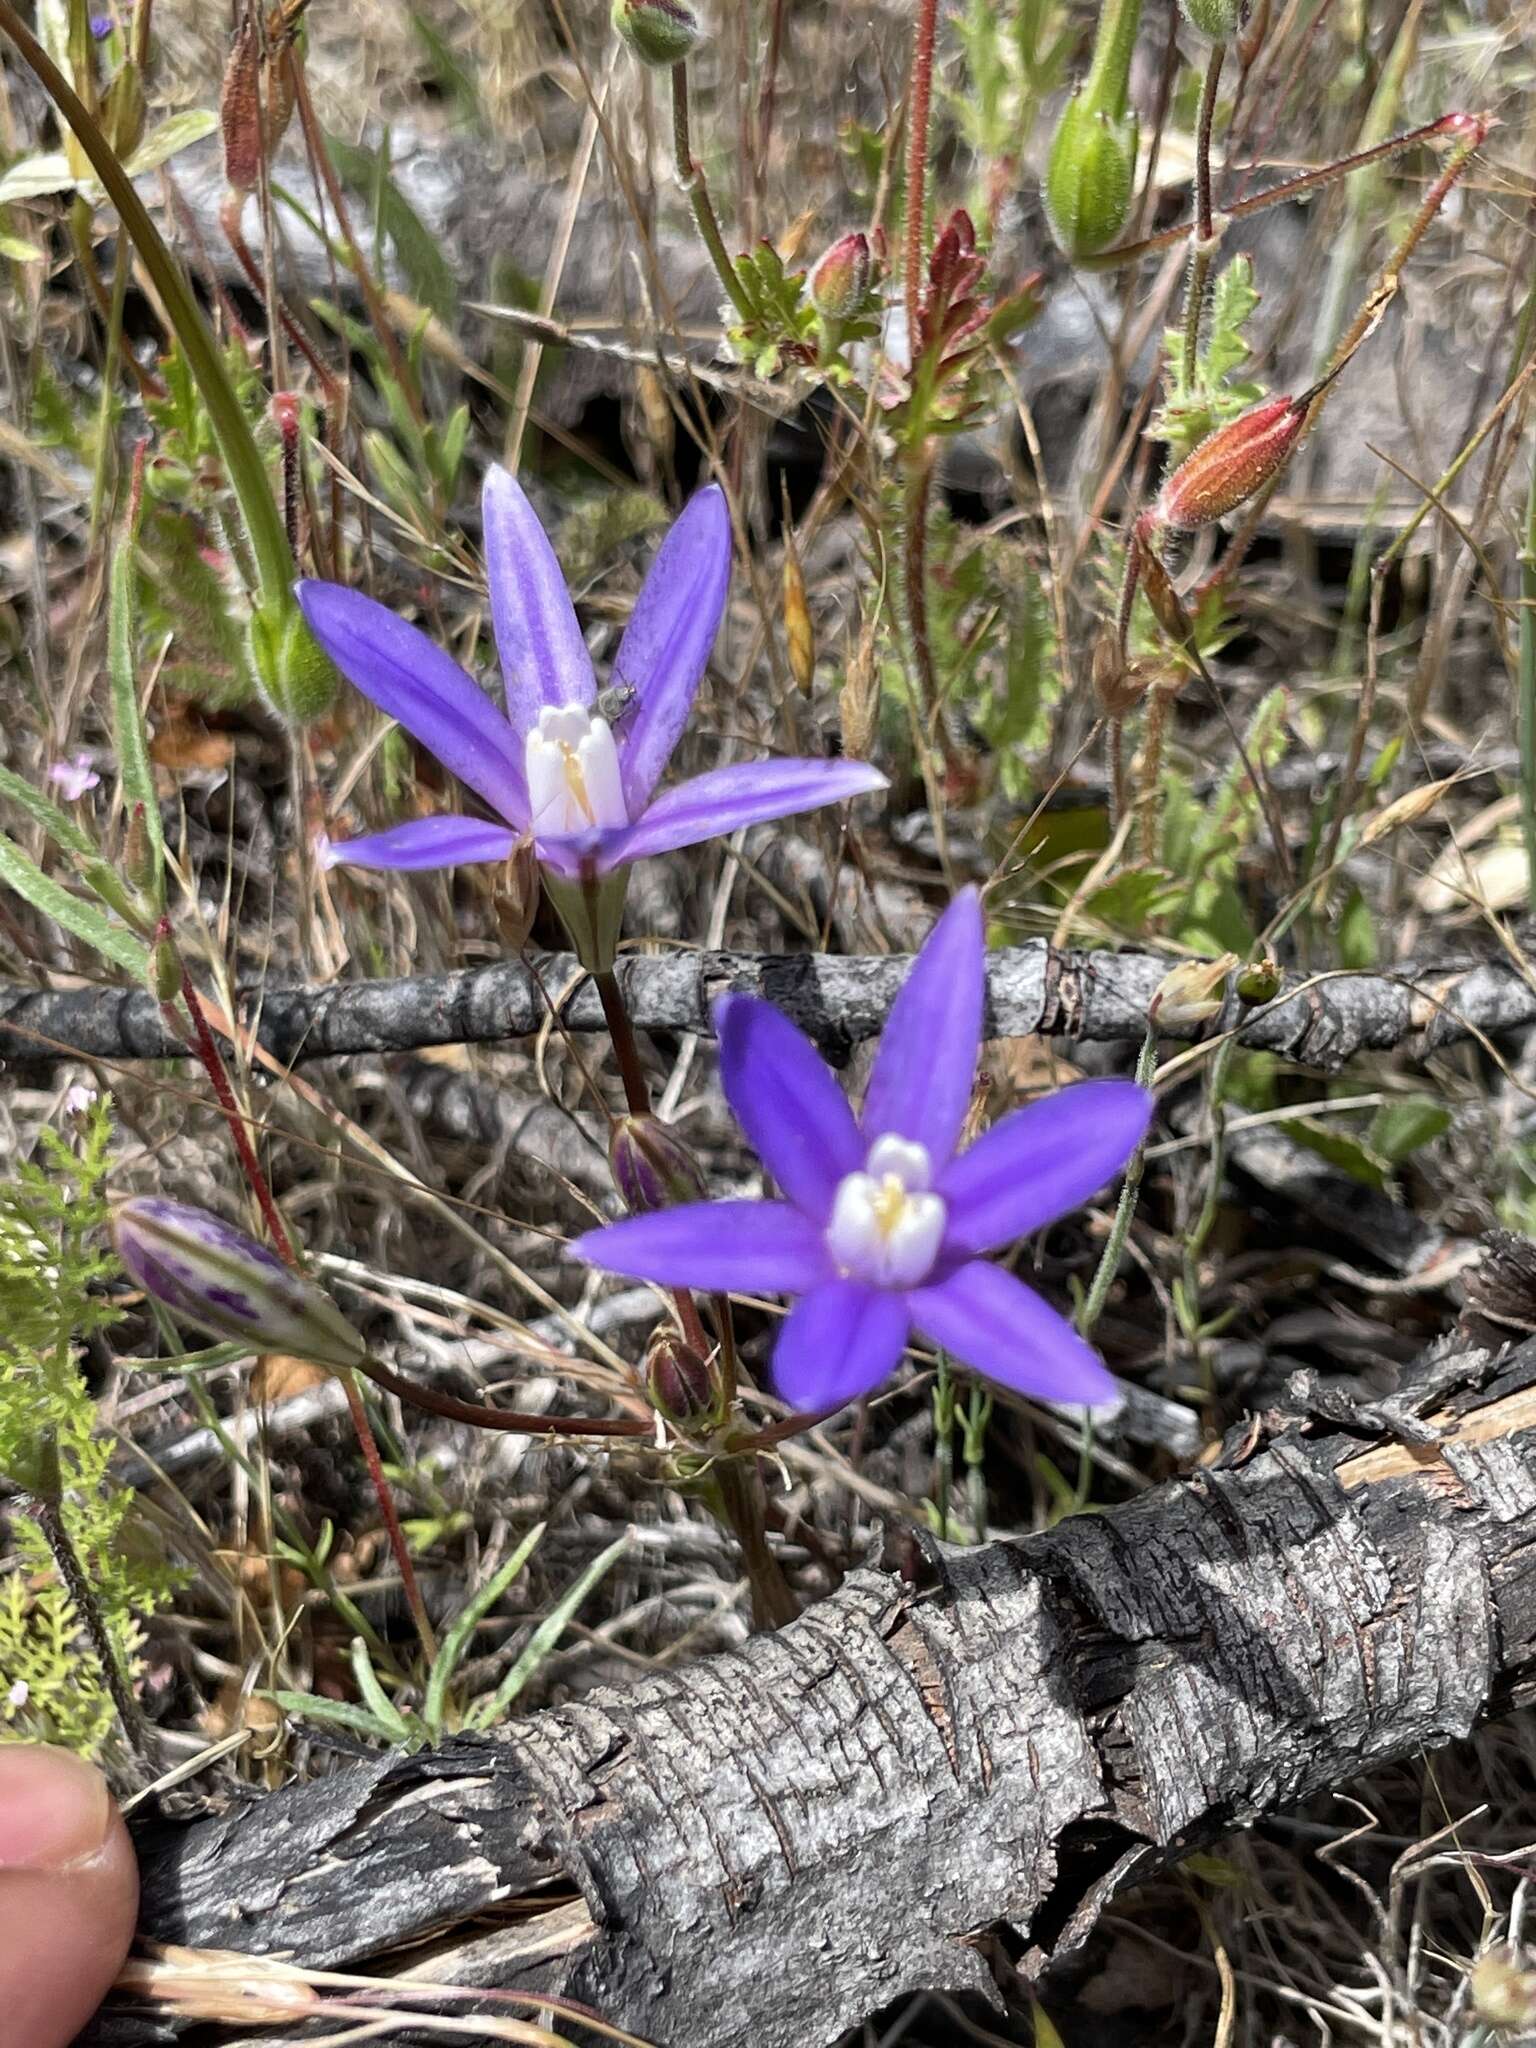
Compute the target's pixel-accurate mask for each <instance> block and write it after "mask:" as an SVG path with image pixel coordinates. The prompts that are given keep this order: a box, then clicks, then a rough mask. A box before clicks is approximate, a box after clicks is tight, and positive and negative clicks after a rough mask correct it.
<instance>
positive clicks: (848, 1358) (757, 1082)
mask: <svg viewBox="0 0 1536 2048" xmlns="http://www.w3.org/2000/svg"><path fill="white" fill-rule="evenodd" d="M985 971H986V951H985V945H984V941H983V933H982V918H981V905H980V901H979V899H978V897H977V895H976V893H975V891H974V890H967V891H965V893H964V894H963V895H961V896H958V897H957V898H956V899H955V901H954V902H953V903H952V904H951V905H950V907H949V909H948V910H947V911H946V912H945V913H944V915H943V917H942V918H940V920H939V922H938V924H937V925H936V926H935V927H934V929H933V931H932V933H931V934H930V935H929V938H928V942H927V944H926V945H925V946H924V947H923V950H922V952H921V953H920V954H919V955H918V958H917V960H916V961H915V962H914V964H913V966H912V969H911V972H910V973H909V974H908V976H907V979H906V982H905V983H904V984H903V986H902V989H901V992H900V994H899V995H898V996H897V998H896V1001H895V1003H894V1004H893V1005H892V1008H891V1013H890V1016H889V1018H888V1020H887V1022H886V1027H885V1034H884V1037H883V1038H882V1040H881V1043H880V1049H879V1052H878V1053H877V1055H876V1058H875V1063H874V1068H873V1071H872V1072H871V1075H870V1080H869V1087H868V1089H867V1090H866V1092H865V1096H864V1105H863V1113H862V1115H861V1116H860V1117H858V1118H857V1119H856V1118H855V1116H854V1114H853V1111H852V1110H851V1109H850V1108H849V1106H848V1102H847V1100H846V1098H845V1097H844V1095H843V1092H842V1090H841V1089H840V1088H839V1086H838V1084H837V1082H836V1080H835V1079H834V1078H833V1076H832V1073H831V1071H830V1070H829V1069H828V1067H827V1066H826V1064H825V1062H824V1061H823V1060H822V1058H821V1056H820V1054H819V1053H818V1052H817V1051H816V1049H815V1047H814V1046H812V1045H811V1044H810V1042H809V1041H808V1040H807V1039H806V1038H805V1037H804V1036H802V1034H801V1033H800V1032H799V1031H798V1030H796V1028H795V1027H794V1025H792V1024H791V1023H790V1022H789V1020H788V1019H787V1018H786V1017H784V1016H783V1015H782V1014H781V1013H780V1012H779V1011H778V1010H776V1009H774V1008H773V1006H772V1004H770V1003H765V1002H761V1001H759V1000H758V999H757V998H755V997H751V996H727V997H725V998H723V999H722V1001H721V1002H720V1003H719V1004H718V1005H717V1007H716V1012H715V1015H716V1022H717V1028H718V1031H719V1035H720V1072H721V1080H722V1082H723V1084H724V1087H725V1092H726V1096H727V1098H728V1100H729V1102H730V1105H731V1108H732V1110H733V1111H734V1112H735V1115H736V1118H737V1121H738V1122H739V1123H740V1124H741V1126H742V1128H743V1130H744V1131H745V1132H746V1134H747V1136H748V1137H749V1138H750V1139H751V1141H752V1143H753V1144H754V1145H755V1146H756V1148H757V1150H758V1153H759V1154H760V1155H761V1157H762V1160H763V1163H764V1165H765V1166H766V1167H767V1168H768V1170H769V1171H770V1173H772V1175H773V1176H774V1178H775V1179H776V1180H777V1182H778V1184H779V1187H780V1189H781V1190H782V1193H783V1196H784V1199H783V1200H782V1201H761V1202H754V1201H722V1202H697V1203H691V1204H689V1205H688V1206H687V1207H685V1208H678V1209H663V1210H658V1211H657V1212H656V1213H655V1214H653V1215H648V1216H635V1217H631V1218H629V1219H628V1220H627V1221H624V1222H620V1223H614V1224H610V1225H609V1226H608V1227H607V1228H605V1229H602V1230H595V1231H591V1232H589V1233H588V1234H587V1235H586V1236H585V1237H581V1238H578V1239H577V1240H576V1242H575V1244H574V1245H573V1246H572V1250H573V1252H574V1253H575V1255H576V1256H577V1257H578V1258H582V1259H585V1260H587V1261H589V1262H590V1263H591V1264H593V1265H597V1266H604V1267H607V1268H608V1269H609V1270H610V1271H612V1272H616V1273H624V1274H628V1275H629V1276H630V1277H631V1278H633V1279H637V1280H649V1281H652V1282H654V1283H655V1284H657V1285H658V1286H663V1287H699V1288H705V1289H708V1290H710V1291H711V1292H714V1291H722V1292H743V1293H764V1294H792V1295H798V1296H799V1297H800V1299H799V1300H798V1302H797V1303H796V1305H795V1307H794V1309H793V1310H792V1311H791V1312H790V1314H789V1315H788V1316H787V1317H786V1318H785V1321H784V1324H783V1326H782V1328H781V1330H780V1332H779V1337H778V1341H777V1344H776V1346H775V1349H774V1354H773V1380H774V1385H775V1387H776V1388H777V1390H778V1392H779V1393H780V1394H781V1395H782V1396H783V1398H784V1399H785V1400H786V1401H789V1402H792V1403H793V1404H794V1405H795V1406H796V1407H798V1408H831V1407H836V1406H838V1405H840V1404H841V1403H842V1402H844V1401H850V1400H853V1399H854V1398H855V1397H856V1396H858V1395H860V1394H866V1393H868V1392H869V1391H870V1390H871V1388H873V1387H875V1386H878V1385H879V1383H880V1382H881V1381H882V1380H883V1379H885V1378H886V1376H887V1375H888V1374H889V1373H890V1372H892V1371H893V1370H894V1368H895V1366H896V1364H897V1361H898V1360H899V1359H900V1357H901V1354H902V1351H903V1349H904V1348H905V1346H906V1343H907V1339H908V1336H909V1335H910V1333H911V1331H912V1330H913V1329H914V1328H915V1329H916V1330H918V1331H919V1332H920V1333H921V1334H922V1335H923V1336H924V1337H926V1338H927V1339H928V1341H929V1342H930V1343H932V1344H935V1345H937V1346H939V1347H940V1349H942V1350H944V1351H948V1352H950V1353H952V1354H953V1355H954V1357H956V1358H957V1359H959V1360H961V1361H962V1362H963V1363H964V1364H966V1365H968V1366H971V1367H973V1368H974V1369H975V1370H976V1371H978V1372H982V1373H985V1374H986V1375H987V1376H988V1377H989V1378H991V1379H994V1380H997V1381H999V1382H1000V1383H1001V1384H1002V1385H1004V1386H1007V1387H1012V1388H1014V1389H1015V1390H1016V1391H1018V1392H1020V1393H1025V1394H1035V1395H1039V1396H1041V1397H1042V1398H1044V1399H1046V1400H1052V1401H1066V1402H1080V1403H1096V1402H1102V1401H1105V1400H1107V1399H1109V1398H1111V1396H1112V1392H1113V1382H1112V1381H1111V1379H1110V1377H1109V1374H1108V1373H1107V1372H1106V1371H1105V1369H1104V1366H1103V1364H1102V1363H1101V1362H1100V1360H1099V1358H1098V1356H1097V1355H1096V1354H1095V1352H1094V1351H1093V1350H1092V1349H1091V1348H1090V1347H1089V1346H1088V1345H1087V1344H1086V1343H1084V1341H1083V1339H1082V1338H1081V1337H1079V1336H1078V1334H1077V1332H1076V1331H1075V1330H1074V1329H1073V1328H1072V1326H1071V1324H1070V1323H1068V1322H1067V1321H1065V1319H1064V1318H1063V1317H1062V1316H1060V1315H1059V1314H1058V1313H1057V1312H1056V1310H1055V1309H1053V1308H1051V1307H1049V1306H1048V1305H1047V1304H1046V1303H1045V1302H1044V1301H1042V1300H1041V1298H1040V1296H1039V1295H1038V1294H1036V1293H1034V1292H1033V1290H1032V1289H1030V1288H1029V1287H1026V1286H1025V1284H1024V1283H1023V1281H1021V1280H1018V1279H1016V1278H1015V1277H1014V1275H1013V1274H1012V1273H1009V1272H1007V1271H1005V1270H1004V1269H1003V1268H1002V1267H1001V1266H996V1265H992V1264H991V1263H989V1262H988V1260H987V1259H986V1258H985V1257H984V1256H983V1254H985V1253H987V1252H990V1251H995V1250H996V1249H997V1248H998V1247H999V1246H1001V1245H1006V1244H1010V1243H1012V1242H1013V1240H1014V1239H1016V1238H1020V1237H1024V1236H1027V1235H1028V1234H1029V1233H1030V1232H1031V1231H1035V1230H1038V1229H1040V1228H1041V1227H1042V1225H1044V1224H1047V1223H1050V1222H1053V1221H1054V1220H1055V1219H1056V1218H1057V1217H1059V1216H1064V1215H1066V1214H1067V1213H1068V1211H1070V1210H1072V1209H1075V1208H1076V1207H1077V1206H1078V1204H1079V1203H1081V1202H1083V1201H1085V1200H1086V1199H1087V1198H1088V1196H1090V1195H1091V1194H1094V1193H1095V1192H1096V1191H1097V1190H1098V1189H1099V1188H1101V1187H1103V1185H1104V1184H1105V1182H1106V1181H1108V1180H1109V1179H1110V1178H1111V1177H1112V1176H1113V1175H1114V1174H1116V1173H1118V1172H1119V1171H1120V1169H1121V1167H1123V1166H1124V1164H1125V1162H1126V1161H1127V1159H1129V1157H1130V1156H1131V1154H1132V1152H1134V1151H1135V1149H1136V1146H1137V1145H1138V1144H1139V1143H1140V1141H1141V1138H1142V1136H1143V1134H1144V1133H1145V1131H1146V1127H1147V1121H1148V1118H1149V1116H1150V1114H1151V1108H1152V1098H1151V1097H1150V1096H1149V1095H1148V1094H1147V1092H1146V1090H1145V1089H1142V1088H1139V1087H1137V1086H1136V1085H1135V1084H1134V1083H1133V1082H1130V1081H1087V1082H1083V1083H1082V1084H1080V1085H1079V1086H1077V1087H1073V1088H1066V1089H1062V1090H1061V1091H1060V1092H1059V1093H1057V1094H1055V1095H1050V1096H1046V1097H1045V1098H1044V1099H1043V1100H1041V1101H1039V1102H1035V1103H1031V1104H1030V1105H1029V1106H1028V1107H1026V1108H1024V1109H1020V1110H1016V1111H1014V1112H1013V1114H1012V1115H1010V1116H1007V1117H1005V1118H1004V1119H1003V1120H1002V1122H1000V1123H998V1124H996V1125H995V1126H994V1127H993V1128H992V1129H991V1130H990V1131H988V1132H987V1133H986V1134H985V1135H984V1136H983V1137H981V1138H979V1139H978V1140H977V1141H976V1143H975V1144H973V1145H972V1146H970V1148H969V1149H968V1150H966V1151H964V1152H959V1151H957V1149H956V1147H957V1145H958V1143H959V1138H960V1133H961V1128H962V1126H963V1124H964V1122H965V1118H966V1113H967V1111H968V1109H969V1107H970V1101H971V1089H972V1085H973V1083H974V1081H975V1076H976V1058H977V1053H978V1051H979V1049H980V1044H981V1030H982V1008H983V1003H984V998H985Z"/></svg>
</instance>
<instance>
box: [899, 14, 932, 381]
mask: <svg viewBox="0 0 1536 2048" xmlns="http://www.w3.org/2000/svg"><path fill="white" fill-rule="evenodd" d="M938 29H939V8H938V0H918V8H917V27H916V30H915V31H914V33H913V37H912V72H911V82H910V83H909V85H908V87H907V189H906V208H907V213H906V243H905V256H904V260H903V263H902V286H903V289H904V291H905V293H906V309H907V354H908V359H909V360H910V361H912V362H914V363H915V362H916V360H917V330H918V323H919V315H920V312H921V306H920V294H921V285H922V275H923V229H924V226H925V225H926V216H927V211H928V204H927V201H928V121H929V113H930V109H931V107H932V105H933V46H934V43H935V42H936V40H937V38H938Z"/></svg>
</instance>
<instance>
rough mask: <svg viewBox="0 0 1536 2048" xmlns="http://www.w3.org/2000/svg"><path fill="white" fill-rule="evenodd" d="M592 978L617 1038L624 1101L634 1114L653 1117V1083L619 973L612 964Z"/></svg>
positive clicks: (615, 1052)
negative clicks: (637, 1037)
mask: <svg viewBox="0 0 1536 2048" xmlns="http://www.w3.org/2000/svg"><path fill="white" fill-rule="evenodd" d="M592 979H593V981H594V982H595V983H596V984H597V999H598V1001H599V1002H600V1003H601V1004H602V1006H603V1022H604V1023H605V1024H606V1025H607V1026H608V1036H609V1038H610V1039H611V1040H612V1041H613V1056H614V1058H615V1059H616V1060H617V1061H618V1063H619V1078H620V1079H621V1080H622V1081H623V1083H624V1100H625V1102H626V1103H627V1104H628V1106H629V1113H630V1115H631V1116H649V1115H650V1113H651V1091H650V1086H649V1084H648V1083H647V1081H646V1078H645V1068H644V1067H643V1066H642V1064H641V1061H640V1048H639V1046H638V1045H637V1044H636V1043H635V1027H634V1025H633V1024H632V1023H631V1022H630V1019H629V1010H628V1008H627V1007H626V1005H625V1002H624V991H623V990H622V989H621V988H620V987H619V979H618V976H617V975H616V974H615V973H614V971H613V969H612V968H611V967H610V968H606V969H604V971H603V972H602V973H600V974H594V975H593V977H592Z"/></svg>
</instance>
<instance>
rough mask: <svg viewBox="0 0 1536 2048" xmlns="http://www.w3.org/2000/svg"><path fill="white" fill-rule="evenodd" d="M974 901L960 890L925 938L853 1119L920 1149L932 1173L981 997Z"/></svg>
mask: <svg viewBox="0 0 1536 2048" xmlns="http://www.w3.org/2000/svg"><path fill="white" fill-rule="evenodd" d="M986 960H987V956H986V946H985V942H984V935H983V932H982V923H981V899H980V898H979V897H978V896H977V894H976V891H975V890H974V889H965V890H962V891H961V893H960V894H959V895H958V896H957V897H956V898H955V900H954V902H953V903H951V904H950V906H949V908H948V910H946V911H945V913H944V915H943V916H942V917H941V918H940V919H939V921H938V923H937V924H936V925H935V926H934V928H933V930H932V931H931V932H930V933H929V934H928V938H927V942H926V943H925V945H924V946H923V949H922V951H921V952H920V953H919V954H918V956H917V958H916V959H915V960H914V961H913V963H912V967H911V971H910V972H909V974H908V975H907V978H906V980H905V981H904V982H903V983H902V985H901V990H900V993H899V994H898V995H897V997H896V1000H895V1002H894V1003H893V1004H892V1005H891V1014H890V1015H889V1016H888V1017H887V1018H886V1020H885V1031H884V1034H883V1035H882V1037H881V1040H880V1050H879V1051H878V1052H877V1053H876V1054H875V1064H874V1067H873V1069H872V1070H871V1073H870V1076H869V1087H868V1088H867V1089H866V1091H865V1095H864V1113H863V1116H862V1118H861V1119H860V1122H861V1124H862V1127H863V1131H864V1136H865V1138H866V1139H867V1140H871V1141H872V1140H873V1139H875V1138H878V1137H880V1136H881V1135H882V1134H883V1133H885V1132H887V1131H892V1132H894V1133H895V1134H896V1136H897V1137H899V1138H907V1139H909V1140H910V1141H911V1142H912V1143H913V1144H917V1145H923V1146H926V1148H927V1151H928V1156H929V1158H930V1159H931V1160H932V1162H933V1166H934V1170H935V1172H937V1171H938V1170H939V1169H940V1168H941V1167H942V1166H943V1165H944V1162H945V1161H946V1160H947V1159H948V1158H949V1157H950V1155H951V1153H952V1152H953V1151H954V1149H955V1145H956V1142H957V1141H958V1139H959V1136H960V1127H961V1125H962V1124H963V1123H964V1122H965V1113H966V1110H967V1109H968V1108H969V1107H970V1101H971V1088H972V1086H973V1084H974V1082H975V1079H976V1055H977V1052H978V1051H979V1050H980V1047H981V1012H982V1004H983V1002H984V1001H985V999H986Z"/></svg>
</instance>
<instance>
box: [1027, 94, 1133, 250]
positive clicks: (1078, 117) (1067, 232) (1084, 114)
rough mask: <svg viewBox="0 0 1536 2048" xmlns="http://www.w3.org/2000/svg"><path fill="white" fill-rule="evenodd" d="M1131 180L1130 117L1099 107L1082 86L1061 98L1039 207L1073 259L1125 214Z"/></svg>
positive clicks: (1104, 244)
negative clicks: (1066, 98)
mask: <svg viewBox="0 0 1536 2048" xmlns="http://www.w3.org/2000/svg"><path fill="white" fill-rule="evenodd" d="M1135 182H1136V117H1135V115H1134V114H1127V115H1123V116H1119V117H1117V116H1115V115H1113V114H1107V113H1101V112H1099V111H1098V110H1097V109H1095V108H1094V107H1093V106H1091V105H1090V104H1089V98H1088V93H1087V90H1086V88H1085V89H1084V90H1083V91H1080V92H1078V93H1076V94H1075V95H1074V96H1073V98H1072V99H1070V100H1069V101H1068V102H1067V105H1066V109H1065V111H1064V112H1063V114H1062V117H1061V124H1060V126H1059V127H1058V128H1057V130H1056V138H1055V140H1054V142H1053V143H1052V144H1051V158H1050V165H1049V167H1048V169H1047V171H1046V176H1045V208H1046V213H1047V216H1048V217H1049V219H1050V223H1051V232H1052V234H1053V235H1054V236H1055V237H1056V241H1057V243H1058V245H1059V246H1060V248H1061V249H1062V251H1063V252H1064V253H1065V254H1066V255H1068V256H1070V257H1071V258H1072V259H1073V260H1074V261H1076V260H1077V259H1078V258H1080V257H1083V256H1095V255H1097V254H1098V252H1099V250H1100V249H1107V248H1108V247H1109V245H1110V243H1111V242H1113V241H1114V240H1115V238H1116V237H1117V236H1118V235H1119V234H1120V232H1121V230H1122V229H1123V228H1124V226H1125V223H1126V221H1127V220H1128V219H1129V217H1130V211H1131V196H1132V193H1133V191H1134V189H1135Z"/></svg>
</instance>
